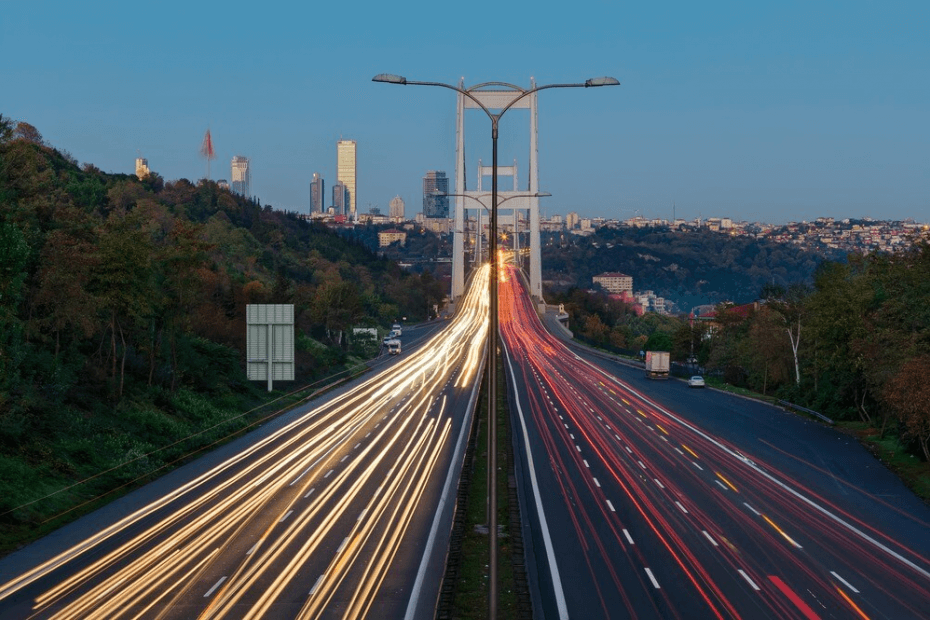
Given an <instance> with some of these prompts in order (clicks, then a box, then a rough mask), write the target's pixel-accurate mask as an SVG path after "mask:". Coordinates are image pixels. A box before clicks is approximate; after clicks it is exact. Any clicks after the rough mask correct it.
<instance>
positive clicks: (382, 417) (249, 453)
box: [0, 274, 487, 619]
mask: <svg viewBox="0 0 930 620" xmlns="http://www.w3.org/2000/svg"><path fill="white" fill-rule="evenodd" d="M486 282H487V280H486V274H485V276H484V279H483V280H482V279H481V278H479V279H477V282H476V283H475V286H474V287H472V289H471V291H472V293H470V294H469V296H468V298H467V299H465V300H463V302H462V303H460V307H459V309H458V312H457V315H456V318H455V319H453V320H452V321H449V322H447V324H446V325H445V328H444V329H441V330H437V332H436V334H435V335H433V336H432V337H428V338H418V330H410V331H408V333H405V335H404V337H403V339H404V344H405V350H404V353H403V354H402V355H400V356H397V357H396V358H395V359H389V360H386V361H385V362H384V365H383V367H382V368H381V369H380V370H379V371H377V372H376V373H374V374H372V375H369V376H368V377H366V378H365V379H364V380H360V381H357V382H355V383H353V384H352V385H349V386H346V387H345V388H342V389H340V390H339V391H337V392H336V393H334V394H332V395H331V396H329V397H328V398H327V399H325V400H323V401H320V402H314V403H312V404H311V405H309V406H306V407H301V408H298V409H296V410H294V411H292V412H290V413H288V414H286V415H284V416H281V417H280V418H278V419H276V420H275V422H274V423H272V424H268V425H266V426H265V427H264V428H262V429H260V430H259V431H257V432H254V433H251V434H249V435H248V436H246V437H244V438H242V439H240V440H238V441H236V442H233V443H232V444H230V445H228V446H225V447H224V448H223V449H221V450H218V451H216V452H215V453H213V454H211V455H209V456H207V457H204V458H203V459H200V460H198V461H196V462H195V463H191V464H190V465H187V466H185V467H183V468H181V469H179V470H177V471H175V472H172V473H171V474H170V475H168V476H165V477H164V478H162V479H160V480H159V481H157V482H155V483H153V484H151V485H148V486H146V487H144V488H142V489H139V490H138V491H136V492H134V493H132V494H130V495H129V496H127V497H126V498H123V499H121V500H119V501H117V502H114V503H113V504H112V505H110V506H108V507H107V508H105V509H102V510H100V511H97V512H95V513H94V514H91V515H88V516H87V517H84V518H83V519H80V520H79V521H77V522H75V523H73V524H71V525H69V526H66V527H65V528H62V529H61V530H59V531H58V532H56V533H55V534H54V535H52V536H50V537H47V538H46V539H43V540H41V541H38V542H37V543H35V544H33V545H30V546H29V547H27V548H24V549H23V550H21V551H18V552H16V553H13V554H11V555H9V556H7V557H6V558H4V559H3V560H2V561H0V582H4V583H2V585H0V618H26V617H35V618H107V619H112V618H123V617H127V618H131V617H144V618H236V619H240V618H269V617H273V618H343V617H345V618H359V617H377V618H405V617H406V618H427V617H432V615H433V611H434V606H435V601H436V599H437V597H438V592H439V587H440V580H441V578H442V574H443V569H444V565H445V553H446V548H447V538H448V534H449V531H450V528H451V518H452V510H453V508H454V498H455V490H456V485H455V483H456V481H457V478H458V473H459V471H460V468H461V464H462V457H463V452H464V444H465V440H466V435H467V429H468V426H469V424H470V418H471V415H472V411H473V405H474V400H475V398H476V390H477V387H476V386H477V381H476V379H475V377H476V376H478V373H479V372H480V367H481V362H482V344H483V343H484V340H485V334H486V330H487V320H486V316H487V300H486V293H485V291H486V288H487V284H486ZM437 327H438V326H437ZM427 331H430V328H423V329H422V332H423V333H425V332H427ZM418 340H419V341H420V342H419V344H417V341H418Z"/></svg>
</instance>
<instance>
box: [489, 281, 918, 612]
mask: <svg viewBox="0 0 930 620" xmlns="http://www.w3.org/2000/svg"><path fill="white" fill-rule="evenodd" d="M500 295H501V296H500V300H501V301H500V308H501V333H502V340H503V344H504V350H505V351H504V352H505V369H506V373H507V378H506V381H507V382H508V388H509V389H510V390H511V409H512V412H511V415H512V419H513V421H514V423H513V427H514V428H513V433H514V435H515V443H516V444H517V449H516V452H517V469H518V471H517V474H518V479H519V480H518V485H519V487H520V497H521V505H522V506H523V507H524V516H523V519H524V531H525V532H528V533H531V535H528V536H527V540H528V543H529V546H530V547H531V548H530V550H529V553H528V556H527V566H528V570H529V573H530V580H531V582H532V584H533V587H534V588H535V594H536V601H537V613H538V615H543V614H544V616H545V617H546V618H568V617H574V618H585V619H588V618H627V617H630V618H684V619H692V618H806V619H812V618H886V619H894V620H897V619H903V618H926V617H930V561H928V560H927V557H928V555H927V553H928V549H930V511H928V510H927V508H926V506H923V505H922V504H920V503H919V502H910V503H908V502H904V503H905V504H907V508H908V510H903V509H902V508H901V507H900V506H898V505H896V504H895V502H894V501H893V500H887V501H886V500H885V499H882V498H879V497H876V496H874V495H870V494H868V493H866V492H864V491H862V489H861V488H859V486H858V485H859V484H867V483H868V480H865V479H863V480H861V481H860V480H859V478H858V476H860V467H861V461H856V460H855V459H856V458H858V456H856V455H858V454H860V453H861V452H862V451H861V449H859V447H858V446H852V447H847V448H845V452H844V449H843V448H842V447H838V446H835V445H833V446H831V447H829V449H828V450H825V452H824V454H829V455H830V459H831V461H830V462H831V463H833V465H832V466H830V465H827V464H826V462H824V463H819V464H818V463H813V462H811V461H805V460H803V459H801V458H799V457H798V456H797V455H798V454H799V453H800V451H795V450H794V449H793V446H792V445H790V443H786V437H787V436H788V432H789V431H791V432H795V433H797V444H798V445H799V446H802V447H805V448H806V447H807V446H810V445H814V444H815V443H817V442H822V441H826V437H827V436H826V435H825V434H818V433H820V431H819V430H816V429H811V430H805V428H801V427H800V425H792V424H785V423H784V419H778V420H777V421H776V422H775V423H773V422H772V420H773V419H775V418H773V417H772V416H773V414H772V413H771V412H769V411H766V413H765V414H764V415H761V414H760V415H759V416H758V418H756V417H755V416H754V415H753V416H751V415H748V414H747V415H732V416H729V417H725V416H723V415H720V416H715V415H714V414H713V412H711V413H706V412H707V411H708V410H711V409H713V408H714V407H716V408H717V409H719V410H720V411H721V412H727V413H729V412H730V411H731V410H733V409H737V408H739V409H745V410H746V411H752V412H754V410H753V407H758V408H760V409H763V408H765V406H763V405H752V404H750V403H749V401H745V405H742V404H741V405H740V406H739V407H734V405H733V398H732V397H729V396H726V395H722V394H718V393H714V392H713V391H710V390H708V391H705V392H696V393H694V394H693V398H691V399H689V398H688V397H686V396H684V394H685V390H686V388H684V386H683V384H680V383H677V382H676V381H674V380H672V381H659V382H648V381H647V380H646V379H644V378H642V375H641V374H639V373H641V371H639V373H637V376H638V379H636V380H634V379H633V378H632V377H633V375H631V373H630V371H624V372H625V378H623V379H621V378H618V376H617V375H620V374H623V373H620V372H617V369H616V368H611V372H605V370H603V369H602V368H601V366H605V367H609V366H610V364H607V363H605V362H601V361H599V360H597V359H596V358H595V359H594V361H591V360H590V359H586V358H585V357H583V356H582V355H579V354H578V353H576V352H574V351H573V350H571V349H570V348H568V347H566V346H565V344H563V343H562V342H561V341H559V340H558V339H556V338H555V337H553V336H552V335H550V334H549V333H548V332H547V331H546V330H545V329H544V328H543V326H542V324H541V323H540V321H539V319H538V317H537V314H536V312H535V309H534V308H533V307H532V304H531V301H530V300H529V298H528V296H527V294H526V291H525V290H524V287H523V284H522V282H521V280H520V278H519V277H517V276H516V273H515V270H514V268H513V267H512V266H508V267H507V268H506V269H505V270H504V271H503V273H502V279H501V294H500ZM664 391H667V392H669V393H670V394H674V396H673V397H671V398H668V399H664V404H663V399H660V398H656V397H654V396H650V395H649V393H662V392H664ZM689 396H692V395H690V394H689ZM740 402H743V401H740ZM692 403H693V404H692ZM692 409H693V410H692ZM756 419H758V420H759V422H758V423H756ZM705 421H706V422H707V427H705V426H703V424H704V422H705ZM749 438H751V441H750V440H749ZM830 438H831V439H833V436H830ZM834 444H835V441H834ZM766 446H767V447H766ZM759 447H763V448H765V449H764V450H757V448H759ZM750 448H751V450H750ZM757 452H758V453H757ZM759 453H761V454H762V455H763V456H760V455H759ZM842 454H849V455H852V456H850V460H849V462H848V463H847V468H848V469H847V470H846V471H843V468H842V467H840V466H837V465H836V463H837V462H840V463H842V458H843V457H842V456H838V455H842ZM835 457H836V458H838V459H839V460H838V461H836V460H832V459H833V458H835ZM873 463H874V460H873ZM818 465H824V466H823V467H820V466H818ZM886 473H887V472H886ZM871 475H872V474H871V473H870V474H868V476H871ZM911 498H913V496H911Z"/></svg>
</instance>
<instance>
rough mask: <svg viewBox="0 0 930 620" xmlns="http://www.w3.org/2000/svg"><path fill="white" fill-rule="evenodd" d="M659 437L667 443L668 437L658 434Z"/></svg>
mask: <svg viewBox="0 0 930 620" xmlns="http://www.w3.org/2000/svg"><path fill="white" fill-rule="evenodd" d="M659 439H661V440H662V441H664V442H665V443H668V439H666V438H665V435H659Z"/></svg>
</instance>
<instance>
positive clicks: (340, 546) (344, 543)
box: [336, 536, 349, 553]
mask: <svg viewBox="0 0 930 620" xmlns="http://www.w3.org/2000/svg"><path fill="white" fill-rule="evenodd" d="M348 544H349V537H348V536H346V537H345V538H343V539H342V544H341V545H339V548H338V549H336V553H342V550H343V549H345V548H346V545H348Z"/></svg>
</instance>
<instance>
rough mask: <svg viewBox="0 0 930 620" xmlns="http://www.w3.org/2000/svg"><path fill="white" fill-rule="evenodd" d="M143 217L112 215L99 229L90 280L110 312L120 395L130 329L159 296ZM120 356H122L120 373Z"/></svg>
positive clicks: (119, 394) (112, 359)
mask: <svg viewBox="0 0 930 620" xmlns="http://www.w3.org/2000/svg"><path fill="white" fill-rule="evenodd" d="M139 220H140V218H139V217H138V216H137V215H135V214H133V213H123V212H121V211H113V212H112V213H111V214H110V216H109V217H108V218H107V220H106V222H105V223H104V224H103V226H101V228H100V231H99V235H98V238H99V241H98V247H97V251H98V258H99V260H98V262H97V265H96V268H95V269H94V272H93V276H92V279H91V283H90V288H91V290H92V291H93V293H94V294H95V295H96V296H97V297H98V299H99V300H100V305H101V309H102V310H103V311H105V312H106V313H107V315H108V330H109V333H110V356H111V357H110V362H111V372H110V376H111V377H112V378H113V379H114V380H116V378H117V375H118V376H119V382H118V387H117V389H116V390H115V392H116V395H117V397H122V395H123V386H124V382H125V377H126V354H127V352H128V343H127V331H128V330H129V328H131V327H132V325H133V323H134V322H139V321H141V320H142V319H143V318H144V317H146V316H147V315H148V314H149V313H150V312H151V310H152V306H153V303H154V302H155V300H156V298H157V293H156V291H155V290H154V287H153V284H154V283H153V279H152V276H153V271H152V257H153V254H154V249H153V247H152V242H151V238H150V237H149V234H148V233H147V231H146V230H145V229H144V228H143V227H142V222H141V221H139ZM117 338H118V339H119V345H120V346H119V347H118V346H117ZM119 351H121V353H122V354H121V355H120V354H119ZM117 358H120V365H119V372H118V373H117Z"/></svg>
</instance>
